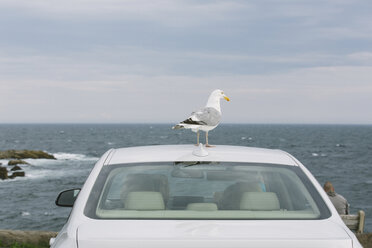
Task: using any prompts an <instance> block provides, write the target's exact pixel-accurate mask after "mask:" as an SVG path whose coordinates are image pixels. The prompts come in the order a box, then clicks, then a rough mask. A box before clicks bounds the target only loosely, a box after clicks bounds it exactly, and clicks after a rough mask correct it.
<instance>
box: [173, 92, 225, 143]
mask: <svg viewBox="0 0 372 248" xmlns="http://www.w3.org/2000/svg"><path fill="white" fill-rule="evenodd" d="M221 99H225V100H226V101H230V99H229V98H228V97H227V96H226V95H225V93H224V92H223V91H222V90H214V91H213V92H212V93H211V94H210V96H209V98H208V102H207V105H206V106H205V107H204V108H202V109H199V110H198V111H195V112H192V113H191V115H190V116H189V118H187V119H186V120H184V121H181V122H180V123H178V124H177V125H175V126H174V127H173V128H172V129H182V128H185V129H191V130H192V131H193V132H196V143H197V144H196V145H197V146H199V131H200V130H202V131H204V132H205V142H206V143H205V146H206V147H213V146H211V145H209V143H208V132H209V131H210V130H212V129H214V128H215V127H217V126H218V124H219V123H220V119H221V115H222V114H221V106H220V100H221Z"/></svg>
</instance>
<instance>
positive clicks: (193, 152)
mask: <svg viewBox="0 0 372 248" xmlns="http://www.w3.org/2000/svg"><path fill="white" fill-rule="evenodd" d="M205 152H206V153H205ZM167 161H169V162H173V161H221V162H222V161H225V162H251V163H268V164H281V165H291V166H298V164H297V163H296V160H295V159H294V158H293V157H292V156H291V155H289V154H288V153H286V152H284V151H281V150H273V149H264V148H255V147H245V146H226V145H216V146H215V147H210V148H205V147H201V146H199V147H198V146H195V145H156V146H138V147H128V148H118V149H112V151H111V152H110V154H109V155H108V157H107V159H106V161H105V163H104V165H112V164H122V163H142V162H167Z"/></svg>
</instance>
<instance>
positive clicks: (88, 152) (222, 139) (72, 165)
mask: <svg viewBox="0 0 372 248" xmlns="http://www.w3.org/2000/svg"><path fill="white" fill-rule="evenodd" d="M171 126H172V125H171V124H117V125H116V124H115V125H114V124H63V125H62V124H50V125H46V124H25V125H23V124H22V125H21V124H19V125H10V124H9V125H8V124H7V125H5V124H3V125H0V150H8V149H35V150H44V151H47V152H49V153H51V154H53V155H54V156H55V157H56V158H57V160H45V159H37V160H34V159H26V161H27V162H29V163H30V165H27V166H23V169H24V170H25V172H26V177H24V178H16V179H13V180H4V181H2V180H0V229H23V230H53V231H59V230H60V229H61V228H62V226H63V224H64V223H65V221H66V220H67V217H68V215H69V212H70V208H61V207H56V206H55V205H54V201H55V198H56V196H57V194H58V193H59V192H60V191H62V190H65V189H70V188H77V187H81V186H82V185H83V183H84V181H85V179H86V178H87V176H88V174H89V172H90V171H91V169H92V168H93V166H94V164H95V162H96V161H97V160H98V158H99V157H100V156H101V155H102V154H103V153H104V152H105V151H107V150H108V149H110V148H118V147H130V146H139V145H159V144H190V143H194V142H195V141H196V135H195V134H194V133H192V132H191V131H189V130H172V129H171ZM201 137H202V138H201V140H203V139H204V136H201ZM209 141H210V143H211V144H216V145H218V144H224V145H241V146H253V147H263V148H273V149H282V150H285V151H287V152H289V153H291V154H292V155H294V156H295V157H296V158H297V159H298V160H300V161H301V162H302V163H303V164H304V165H305V166H306V167H307V168H308V169H309V170H310V171H311V172H312V173H313V175H314V176H315V177H316V179H317V180H318V181H319V183H320V184H323V183H324V182H325V181H331V182H333V184H334V186H335V189H336V192H338V193H339V194H341V195H343V196H344V197H345V198H346V199H347V200H348V201H349V203H350V205H351V212H352V213H356V212H357V210H359V209H363V210H364V211H365V212H366V228H365V231H367V232H372V126H363V125H361V126H359V125H351V126H349V125H259V124H255V125H253V124H249V125H238V124H224V125H220V126H219V127H218V128H216V129H215V130H213V131H211V132H210V135H209ZM7 162H8V160H0V163H2V164H3V166H4V165H5V166H6V164H7Z"/></svg>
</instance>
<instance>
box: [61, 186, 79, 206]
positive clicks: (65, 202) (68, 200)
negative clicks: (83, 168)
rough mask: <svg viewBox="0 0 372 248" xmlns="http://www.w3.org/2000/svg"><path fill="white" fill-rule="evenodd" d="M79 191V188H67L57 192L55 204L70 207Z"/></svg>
mask: <svg viewBox="0 0 372 248" xmlns="http://www.w3.org/2000/svg"><path fill="white" fill-rule="evenodd" d="M79 192H80V189H69V190H65V191H62V192H61V193H59V195H58V197H57V199H56V205H57V206H59V207H72V206H74V203H75V200H76V198H77V196H78V194H79Z"/></svg>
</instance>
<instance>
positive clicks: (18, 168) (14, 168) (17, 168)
mask: <svg viewBox="0 0 372 248" xmlns="http://www.w3.org/2000/svg"><path fill="white" fill-rule="evenodd" d="M17 170H22V168H21V167H19V166H18V165H16V166H14V167H13V168H11V169H10V171H17Z"/></svg>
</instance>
